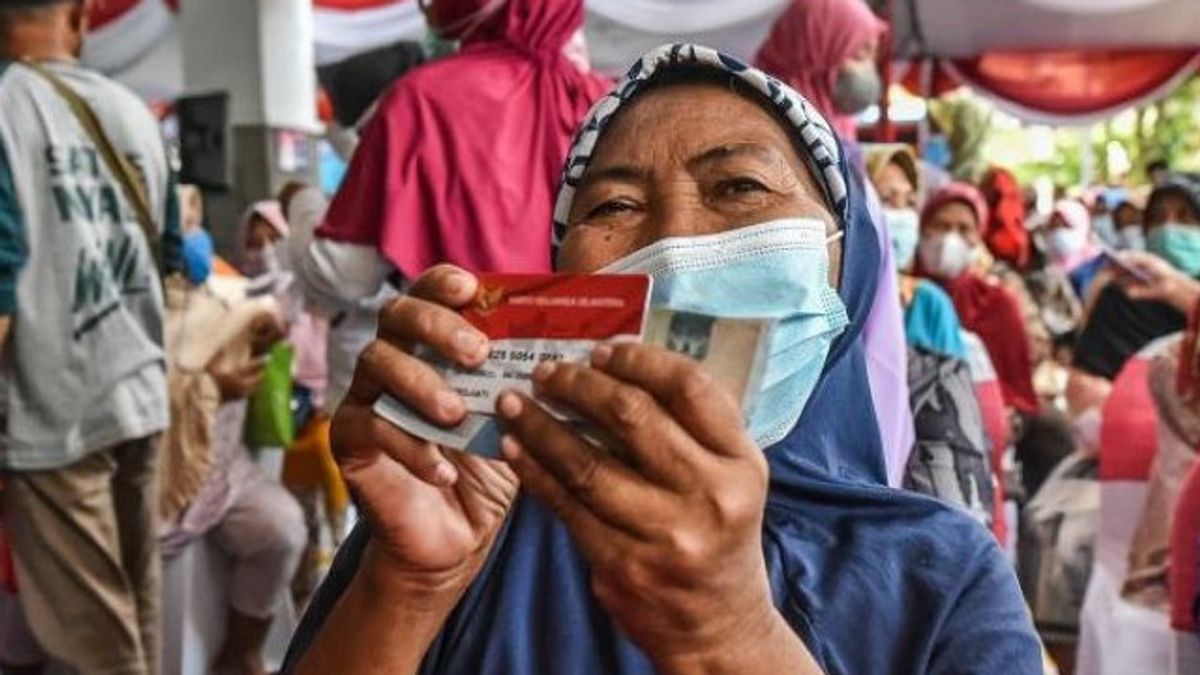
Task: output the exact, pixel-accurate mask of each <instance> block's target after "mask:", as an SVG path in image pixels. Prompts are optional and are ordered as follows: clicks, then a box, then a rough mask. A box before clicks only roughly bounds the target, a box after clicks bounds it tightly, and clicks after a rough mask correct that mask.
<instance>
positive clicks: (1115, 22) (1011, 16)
mask: <svg viewBox="0 0 1200 675" xmlns="http://www.w3.org/2000/svg"><path fill="white" fill-rule="evenodd" d="M893 7H894V8H895V12H896V16H895V27H896V44H897V45H898V46H899V48H900V50H901V55H903V56H915V55H921V54H928V55H934V56H939V57H948V58H962V57H970V56H978V55H980V54H982V53H984V52H989V51H1021V50H1037V49H1078V48H1110V49H1122V48H1137V47H1196V46H1200V31H1197V29H1196V27H1197V26H1200V2H1196V0H1004V1H1003V2H997V0H904V1H898V2H895V3H894V4H893ZM922 40H923V46H922Z"/></svg>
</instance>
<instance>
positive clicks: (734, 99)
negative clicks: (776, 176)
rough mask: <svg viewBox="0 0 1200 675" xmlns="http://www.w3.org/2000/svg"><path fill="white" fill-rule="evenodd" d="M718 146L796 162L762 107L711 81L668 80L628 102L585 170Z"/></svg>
mask: <svg viewBox="0 0 1200 675" xmlns="http://www.w3.org/2000/svg"><path fill="white" fill-rule="evenodd" d="M719 146H730V147H735V146H736V147H747V148H755V149H757V153H756V154H757V155H758V157H759V158H760V159H776V160H779V159H782V160H785V161H787V163H788V164H790V165H793V166H795V167H798V166H799V165H800V164H801V161H800V158H799V157H798V155H797V153H796V148H795V146H794V144H793V143H792V140H791V137H790V136H789V135H788V133H787V131H786V130H785V129H784V127H783V125H782V124H781V123H780V122H779V121H778V120H777V119H776V118H775V117H774V116H772V115H771V114H770V113H768V112H767V111H766V110H764V109H763V107H762V106H760V105H758V104H756V103H755V102H753V101H750V100H748V99H747V98H746V97H744V96H741V95H739V94H737V93H734V92H732V91H730V90H729V89H727V88H723V87H721V86H719V85H717V84H709V83H688V84H673V85H669V86H665V87H663V88H661V89H655V90H653V91H649V92H647V93H645V94H643V95H641V96H639V97H638V98H637V99H636V100H634V101H633V102H631V103H630V104H628V106H627V107H626V108H625V109H624V110H622V111H621V112H620V113H619V114H618V116H617V118H616V119H615V120H613V122H612V123H611V126H610V127H609V128H608V129H607V130H606V131H605V133H604V135H603V136H602V137H601V139H600V140H599V142H598V143H597V144H596V148H595V151H594V153H593V157H592V162H591V163H590V164H589V166H588V172H587V173H585V181H586V179H587V174H590V173H593V172H595V171H596V170H598V169H603V168H604V167H605V166H606V165H608V164H610V163H611V162H613V161H618V158H619V161H621V162H623V163H626V162H631V161H635V162H636V161H639V160H640V161H641V162H643V163H651V164H657V163H661V162H664V161H670V160H672V159H674V160H683V161H687V160H690V159H693V158H695V157H696V156H698V155H701V154H704V153H707V152H709V151H710V150H712V149H714V148H716V147H719Z"/></svg>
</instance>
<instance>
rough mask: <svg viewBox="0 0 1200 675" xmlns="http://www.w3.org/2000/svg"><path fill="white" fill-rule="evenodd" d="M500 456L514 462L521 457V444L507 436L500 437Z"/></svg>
mask: <svg viewBox="0 0 1200 675" xmlns="http://www.w3.org/2000/svg"><path fill="white" fill-rule="evenodd" d="M500 456H502V457H504V459H507V460H508V461H510V462H511V461H514V460H516V459H517V458H519V457H520V456H521V444H520V443H518V442H517V439H515V438H513V437H512V436H510V435H508V434H504V435H503V436H501V437H500Z"/></svg>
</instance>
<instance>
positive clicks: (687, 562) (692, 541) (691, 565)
mask: <svg viewBox="0 0 1200 675" xmlns="http://www.w3.org/2000/svg"><path fill="white" fill-rule="evenodd" d="M668 541H669V546H670V549H669V550H670V553H669V555H668V559H669V560H670V561H671V567H672V568H674V569H675V570H676V571H679V572H687V571H690V570H694V569H698V568H701V567H703V566H704V565H705V563H706V561H707V560H708V558H709V555H708V547H707V546H706V545H705V539H704V537H703V536H699V535H697V534H695V533H694V532H692V531H691V530H690V529H687V528H676V529H675V530H673V531H672V532H671V536H670V539H669V540H668Z"/></svg>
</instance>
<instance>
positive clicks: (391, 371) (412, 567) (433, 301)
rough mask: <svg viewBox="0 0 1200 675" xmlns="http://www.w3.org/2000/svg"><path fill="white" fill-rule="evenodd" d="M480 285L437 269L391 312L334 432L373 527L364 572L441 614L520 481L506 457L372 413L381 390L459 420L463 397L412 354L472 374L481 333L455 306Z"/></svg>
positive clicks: (435, 416)
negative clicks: (437, 439)
mask: <svg viewBox="0 0 1200 675" xmlns="http://www.w3.org/2000/svg"><path fill="white" fill-rule="evenodd" d="M476 286H477V281H476V279H475V278H474V277H473V276H471V275H470V274H468V273H466V272H464V271H462V270H460V269H457V268H454V267H450V266H440V267H435V268H433V269H431V270H429V271H428V272H426V273H425V274H424V275H422V276H421V278H420V279H418V280H417V281H416V282H415V283H414V284H413V286H412V289H411V291H410V293H409V295H407V296H405V297H401V298H398V299H396V300H394V301H393V302H391V303H390V304H389V305H388V306H387V307H385V308H384V310H383V311H382V312H381V313H380V317H379V335H378V338H377V339H376V340H375V341H374V342H372V343H371V344H370V345H369V346H368V347H367V349H366V350H365V351H364V352H363V354H362V356H361V357H360V358H359V361H358V366H357V369H356V371H355V374H354V381H353V383H352V385H351V388H350V392H349V394H348V395H347V398H346V400H345V402H344V403H343V404H342V406H341V407H340V408H339V410H338V412H337V414H336V415H335V416H334V419H333V426H332V432H331V434H332V442H333V448H334V452H335V455H336V457H337V461H338V464H339V466H340V467H341V469H342V475H343V476H344V477H345V479H346V482H347V484H348V485H349V487H350V489H351V490H352V491H353V492H354V494H355V495H356V496H357V497H358V499H359V504H360V506H361V507H362V508H364V509H365V510H366V513H367V518H368V520H369V522H370V524H371V527H372V544H371V549H370V550H369V556H368V564H367V567H368V574H370V575H371V577H372V578H373V579H374V580H376V581H380V582H382V583H383V584H384V586H387V587H391V586H394V585H395V584H397V583H399V584H401V585H402V586H403V588H404V593H405V594H406V596H407V597H406V598H404V600H405V601H409V602H420V601H421V599H422V597H424V596H423V594H424V593H425V592H428V593H430V594H432V595H430V596H429V598H430V600H431V602H434V603H435V604H437V605H438V606H439V607H441V606H443V605H444V604H445V601H446V598H447V597H452V598H453V601H454V602H457V597H458V596H457V593H458V592H461V590H462V589H465V587H466V586H467V585H468V584H469V583H470V581H471V580H472V579H473V578H474V576H475V574H476V573H477V572H478V569H479V567H480V565H481V564H482V562H483V560H484V558H485V557H486V554H487V551H488V549H489V548H490V546H491V543H492V541H493V540H494V537H495V534H496V532H497V530H498V529H499V527H500V525H501V523H502V522H503V520H504V517H505V514H506V513H507V511H508V509H509V507H510V506H511V505H512V502H513V500H514V498H515V497H516V494H517V488H518V482H517V478H516V476H515V475H514V474H513V472H512V471H511V470H510V469H509V468H508V467H507V466H506V465H505V464H504V463H503V462H499V461H490V460H486V459H483V458H480V457H476V456H472V455H467V454H464V453H460V452H457V451H452V450H446V449H442V448H439V447H437V446H435V445H433V444H432V443H429V442H427V441H424V440H421V439H418V438H415V437H413V436H410V435H409V434H407V433H405V432H403V431H401V430H400V429H398V428H397V427H395V426H393V425H391V424H390V423H388V422H386V421H384V420H383V419H381V418H379V417H377V416H376V415H375V413H374V412H373V410H372V407H373V406H374V404H375V401H376V399H378V398H379V396H380V394H382V393H384V392H386V393H388V394H390V395H392V396H393V397H395V398H396V399H398V400H400V401H401V402H403V403H404V404H405V405H407V406H408V407H410V408H411V409H412V410H414V411H416V412H419V413H420V414H422V415H424V416H425V417H426V418H427V419H428V420H429V421H431V422H433V423H436V424H439V425H442V426H446V427H449V426H453V425H455V424H457V423H459V422H461V421H462V419H463V418H464V416H465V415H466V404H465V402H464V401H463V400H462V398H461V397H460V396H459V395H458V394H457V393H455V392H454V391H453V390H452V389H451V388H450V387H449V386H448V385H447V384H446V382H445V381H444V380H443V379H442V377H441V376H440V375H439V374H438V373H437V372H436V371H435V370H434V369H433V368H432V367H430V366H429V365H428V364H426V363H425V362H423V361H421V360H420V359H418V358H416V357H414V356H412V351H413V349H414V348H415V347H416V346H418V345H426V346H428V347H429V348H431V349H432V350H433V351H435V352H437V353H439V354H441V355H442V356H443V357H445V358H447V359H449V360H451V361H454V362H456V363H458V364H459V365H461V366H463V367H467V368H475V367H478V366H480V365H481V364H482V363H483V362H484V360H485V359H486V358H487V354H488V349H489V347H488V341H487V338H486V336H484V335H483V334H482V333H480V332H479V331H478V330H476V329H475V328H473V327H472V326H471V325H470V324H469V323H468V322H467V321H466V320H465V319H463V318H462V316H460V315H459V314H458V312H457V311H455V308H459V307H462V306H463V305H466V304H467V303H468V302H470V301H471V299H472V298H473V297H474V295H475V290H476ZM443 591H445V592H443ZM451 607H452V603H451Z"/></svg>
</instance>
